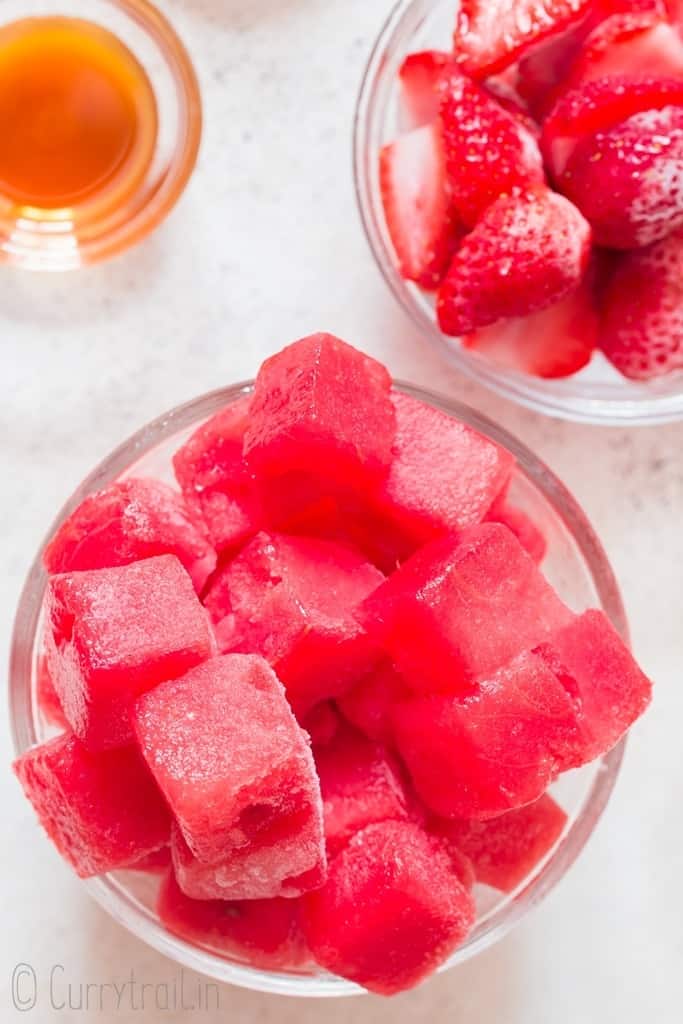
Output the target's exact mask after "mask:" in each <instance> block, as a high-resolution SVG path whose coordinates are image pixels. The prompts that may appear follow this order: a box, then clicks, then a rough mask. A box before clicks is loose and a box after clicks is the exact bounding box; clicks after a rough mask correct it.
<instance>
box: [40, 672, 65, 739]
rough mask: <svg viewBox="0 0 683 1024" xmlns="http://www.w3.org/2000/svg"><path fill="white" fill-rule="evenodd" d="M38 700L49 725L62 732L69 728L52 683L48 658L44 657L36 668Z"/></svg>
mask: <svg viewBox="0 0 683 1024" xmlns="http://www.w3.org/2000/svg"><path fill="white" fill-rule="evenodd" d="M36 698H37V701H38V708H39V710H40V713H41V715H42V716H43V718H44V719H45V722H46V724H47V725H51V726H54V728H56V729H60V730H64V729H68V728H69V723H68V722H67V720H66V717H65V715H64V711H63V710H62V705H61V703H60V700H59V697H58V696H57V691H56V690H55V685H54V683H53V682H52V676H51V675H50V669H49V668H48V664H47V658H46V657H45V656H44V655H41V656H40V658H39V659H38V665H37V668H36Z"/></svg>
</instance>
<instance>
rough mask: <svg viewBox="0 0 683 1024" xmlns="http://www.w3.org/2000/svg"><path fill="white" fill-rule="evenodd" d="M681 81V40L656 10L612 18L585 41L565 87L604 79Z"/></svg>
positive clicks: (682, 48)
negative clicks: (621, 77)
mask: <svg viewBox="0 0 683 1024" xmlns="http://www.w3.org/2000/svg"><path fill="white" fill-rule="evenodd" d="M634 74H635V75H637V76H642V75H656V76H658V77H660V78H662V77H664V78H677V77H683V39H681V37H680V35H679V34H678V32H677V31H676V29H675V28H674V27H673V26H672V25H670V24H669V22H668V21H667V20H666V17H665V16H663V15H662V14H661V13H660V12H658V11H657V10H656V9H652V8H651V9H649V10H647V9H646V10H642V11H632V12H630V13H628V14H614V15H612V17H610V18H607V20H606V21H603V22H602V23H601V24H600V25H599V26H598V27H597V28H596V29H594V31H593V32H591V34H590V35H589V36H588V38H587V39H586V41H585V43H584V45H583V47H582V49H581V52H580V53H579V55H578V56H577V58H576V59H575V61H574V63H573V64H572V67H571V68H570V69H569V72H568V75H567V78H566V81H565V87H566V88H573V87H576V86H579V85H583V84H584V83H586V82H591V81H593V80H594V79H598V78H605V77H607V76H608V75H621V76H625V77H628V76H630V75H634Z"/></svg>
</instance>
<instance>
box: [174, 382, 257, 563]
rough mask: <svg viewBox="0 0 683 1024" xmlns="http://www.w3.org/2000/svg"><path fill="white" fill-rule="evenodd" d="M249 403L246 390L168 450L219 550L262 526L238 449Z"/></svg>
mask: <svg viewBox="0 0 683 1024" xmlns="http://www.w3.org/2000/svg"><path fill="white" fill-rule="evenodd" d="M250 403H251V396H250V395H245V396H244V397H243V398H239V399H237V401H236V402H233V403H232V404H231V405H228V406H227V407H226V408H225V409H222V410H221V411H220V412H219V413H217V414H216V415H215V416H213V417H212V418H211V419H210V420H208V421H207V422H206V423H204V424H202V426H201V427H199V429H198V430H197V431H195V433H194V434H193V435H192V437H191V438H190V439H189V441H187V442H186V443H185V444H184V445H183V446H182V448H179V449H178V451H177V452H176V453H175V455H174V456H173V468H174V470H175V475H176V479H177V481H178V483H179V484H180V487H181V490H182V492H183V495H184V497H185V500H186V501H187V503H188V506H189V507H190V508H191V509H193V510H196V512H197V514H198V516H199V517H200V519H201V520H202V521H203V522H204V523H205V524H206V529H207V530H208V534H209V537H210V538H211V541H212V543H213V545H214V547H215V548H216V550H217V551H219V552H223V551H226V550H233V549H234V548H236V547H238V546H239V545H240V544H243V543H244V542H245V541H246V540H248V539H249V538H250V537H253V535H254V534H255V533H257V532H258V530H259V529H260V528H261V522H262V510H261V502H260V498H259V494H258V490H257V487H256V481H255V479H254V474H253V472H252V470H251V468H250V466H249V465H248V464H247V462H246V461H245V459H244V457H243V455H242V446H243V442H244V434H245V431H246V429H247V424H248V422H249V406H250Z"/></svg>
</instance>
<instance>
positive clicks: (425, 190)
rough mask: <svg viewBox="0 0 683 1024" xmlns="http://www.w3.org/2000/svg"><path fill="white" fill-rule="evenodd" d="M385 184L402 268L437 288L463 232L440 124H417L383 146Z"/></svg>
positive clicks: (387, 209) (412, 278)
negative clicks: (448, 177)
mask: <svg viewBox="0 0 683 1024" xmlns="http://www.w3.org/2000/svg"><path fill="white" fill-rule="evenodd" d="M380 187H381V191H382V202H383V204H384V215H385V217H386V222H387V228H388V230H389V234H390V235H391V240H392V242H393V243H394V248H395V250H396V255H397V257H398V262H399V269H400V272H401V274H402V275H403V277H405V278H406V279H407V280H409V281H416V282H417V283H418V284H420V285H422V287H423V288H436V287H437V286H438V284H439V283H440V281H441V280H442V278H443V276H444V275H445V273H446V270H447V269H448V264H449V262H450V259H451V257H452V255H453V252H454V250H455V247H456V245H457V242H458V238H459V229H458V224H457V220H456V218H455V217H454V214H453V208H452V204H451V196H450V188H449V185H448V181H447V178H446V167H445V162H444V155H443V143H442V139H441V128H440V125H439V124H437V123H435V124H431V125H427V126H425V127H424V128H417V129H416V130H415V131H412V132H408V133H407V134H406V135H401V136H400V137H399V138H398V139H397V140H396V141H395V142H392V143H391V144H390V145H388V146H385V147H384V149H383V150H382V152H381V154H380Z"/></svg>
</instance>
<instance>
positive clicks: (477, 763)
mask: <svg viewBox="0 0 683 1024" xmlns="http://www.w3.org/2000/svg"><path fill="white" fill-rule="evenodd" d="M394 735H395V737H396V743H397V745H398V749H399V752H400V753H401V755H402V757H403V760H404V761H405V763H406V765H407V767H408V771H409V772H410V775H411V777H412V780H413V783H414V785H415V788H416V790H417V793H418V796H420V797H421V798H422V800H423V801H424V803H425V804H426V805H427V806H428V807H429V808H430V809H431V810H432V811H434V812H435V813H436V814H439V815H442V816H443V817H460V818H481V819H485V818H493V817H495V816H496V815H498V814H504V813H505V812H506V811H509V810H512V809H514V808H516V807H522V806H523V805H524V804H528V803H532V802H533V801H534V800H537V799H538V798H539V797H540V796H541V795H542V794H543V793H544V792H545V790H546V789H547V788H548V786H549V785H550V783H551V782H552V781H553V779H554V778H555V777H556V776H557V774H558V772H559V770H560V768H561V767H564V766H565V765H566V764H567V763H568V762H569V761H571V760H572V759H574V758H576V756H577V751H581V750H582V749H583V745H584V743H585V737H584V736H583V732H582V729H581V726H580V723H579V722H578V719H577V711H576V707H575V704H574V701H573V700H572V699H571V697H570V696H569V694H568V693H567V691H566V690H565V689H564V687H563V686H562V684H561V683H560V682H559V681H558V679H557V677H556V676H555V675H554V673H553V672H552V670H551V669H550V668H548V666H547V665H546V664H545V662H544V661H543V659H542V658H539V657H537V656H536V655H534V654H529V653H525V654H522V655H519V656H518V657H517V658H515V659H514V660H513V661H511V662H510V663H509V664H508V665H506V666H505V667H504V668H502V669H499V671H498V672H496V673H495V674H494V675H492V676H491V677H490V678H489V679H488V680H486V681H485V682H482V683H480V684H478V686H477V688H476V690H475V692H474V693H472V694H470V695H468V696H463V697H457V696H456V697H452V696H431V697H419V698H416V699H414V700H410V701H406V702H404V703H403V704H399V705H397V706H396V708H395V709H394Z"/></svg>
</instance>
